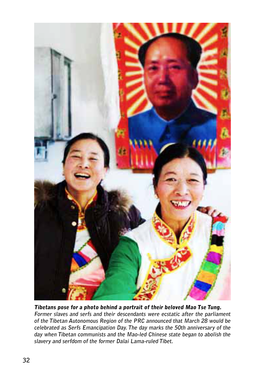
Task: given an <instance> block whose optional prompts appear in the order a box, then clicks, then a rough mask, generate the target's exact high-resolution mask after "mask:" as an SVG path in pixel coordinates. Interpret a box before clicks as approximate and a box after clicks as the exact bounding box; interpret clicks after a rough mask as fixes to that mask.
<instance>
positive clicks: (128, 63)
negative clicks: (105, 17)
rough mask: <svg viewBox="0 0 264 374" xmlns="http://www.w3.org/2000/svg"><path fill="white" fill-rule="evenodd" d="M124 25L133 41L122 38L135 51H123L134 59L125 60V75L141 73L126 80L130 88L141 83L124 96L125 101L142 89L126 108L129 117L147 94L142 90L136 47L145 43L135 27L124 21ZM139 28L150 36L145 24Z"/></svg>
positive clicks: (145, 98) (130, 75) (131, 75)
mask: <svg viewBox="0 0 264 374" xmlns="http://www.w3.org/2000/svg"><path fill="white" fill-rule="evenodd" d="M124 26H125V28H126V29H127V30H128V31H129V33H130V34H131V35H132V36H133V37H134V38H135V41H132V40H131V39H130V38H128V37H125V39H124V40H125V44H127V45H128V46H130V47H131V48H132V49H134V51H135V52H131V51H127V50H126V51H125V55H126V56H128V57H130V58H132V59H133V60H134V61H133V62H131V61H126V63H125V65H126V67H127V68H128V71H127V72H126V76H127V77H133V76H135V75H139V74H140V75H141V76H140V77H139V78H136V79H134V80H131V81H128V82H127V84H126V86H127V87H128V88H131V87H133V86H134V85H136V84H137V83H140V82H141V85H140V86H139V87H137V88H135V89H133V90H132V91H131V92H129V93H128V94H127V96H126V99H127V101H129V100H130V99H132V98H133V97H134V96H136V95H138V94H139V93H140V92H141V91H142V94H141V95H140V97H139V98H138V99H137V100H136V101H135V102H133V104H132V105H131V106H130V107H129V108H128V110H127V115H128V116H129V117H130V116H131V115H132V114H134V112H135V111H136V109H137V108H138V107H139V105H141V104H142V102H143V101H144V100H147V96H146V93H145V90H144V86H143V76H142V70H141V65H140V63H139V61H138V49H139V46H140V45H141V44H143V43H145V41H146V40H145V39H144V38H143V36H142V35H141V34H140V33H139V32H138V31H137V30H136V29H135V27H134V26H133V25H132V24H130V23H125V24H124ZM141 28H142V30H144V31H145V32H146V34H147V35H148V36H152V35H151V33H150V31H149V29H148V27H147V26H146V25H145V24H142V26H141ZM137 41H138V42H139V44H137ZM129 68H136V71H129Z"/></svg>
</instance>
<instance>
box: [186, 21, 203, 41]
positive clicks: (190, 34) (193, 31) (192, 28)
mask: <svg viewBox="0 0 264 374" xmlns="http://www.w3.org/2000/svg"><path fill="white" fill-rule="evenodd" d="M199 25H200V23H194V24H193V25H192V27H191V29H190V31H189V32H188V34H187V35H188V36H189V37H190V38H191V37H192V36H193V34H194V33H195V31H196V30H197V28H198V26H199Z"/></svg>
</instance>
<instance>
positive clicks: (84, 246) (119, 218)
mask: <svg viewBox="0 0 264 374" xmlns="http://www.w3.org/2000/svg"><path fill="white" fill-rule="evenodd" d="M109 158H110V157H109V150H108V147H107V146H106V144H105V143H104V141H103V140H102V139H100V138H99V137H97V136H95V135H94V134H91V133H82V134H80V135H78V136H76V137H75V138H73V139H71V140H70V141H69V142H68V143H67V146H66V148H65V151H64V158H63V172H64V176H65V180H64V181H63V182H61V183H59V184H56V185H54V184H52V183H49V182H40V181H38V182H36V184H35V300H65V299H68V300H85V299H86V300H88V299H91V298H92V296H93V293H94V292H95V290H96V289H97V287H98V286H99V285H100V283H101V282H102V281H103V279H104V274H105V270H106V269H107V268H108V264H109V259H110V256H111V254H112V252H113V250H114V248H115V247H116V246H117V244H118V241H119V237H120V235H123V234H124V233H125V232H127V231H128V230H131V229H133V228H135V227H137V226H138V225H139V224H141V223H143V222H144V220H143V219H142V218H141V215H140V212H139V211H138V210H137V209H136V208H135V207H134V206H133V205H132V203H131V201H130V199H129V198H128V197H127V196H126V195H125V194H124V193H122V192H120V191H111V192H107V191H105V190H104V189H103V187H102V186H101V181H102V180H103V178H104V177H105V174H106V171H107V169H108V168H109Z"/></svg>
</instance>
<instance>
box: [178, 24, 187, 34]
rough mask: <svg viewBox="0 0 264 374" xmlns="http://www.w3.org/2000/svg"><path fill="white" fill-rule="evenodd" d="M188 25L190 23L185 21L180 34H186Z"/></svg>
mask: <svg viewBox="0 0 264 374" xmlns="http://www.w3.org/2000/svg"><path fill="white" fill-rule="evenodd" d="M187 25H188V23H183V24H182V27H181V30H180V34H184V33H185V30H186V27H187Z"/></svg>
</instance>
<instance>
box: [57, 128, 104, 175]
mask: <svg viewBox="0 0 264 374" xmlns="http://www.w3.org/2000/svg"><path fill="white" fill-rule="evenodd" d="M83 139H92V140H95V141H96V142H97V143H98V144H99V146H100V147H101V149H102V151H103V152H104V167H105V168H109V164H110V153H109V149H108V147H107V145H106V144H105V142H104V141H103V140H102V139H101V138H99V136H97V135H94V134H93V133H91V132H83V133H81V134H79V135H77V136H75V137H74V138H72V139H71V140H69V141H68V142H67V144H66V147H65V149H64V155H63V160H62V163H63V165H64V164H65V161H66V158H67V156H68V153H69V151H70V149H71V146H72V145H73V144H74V143H76V142H78V141H79V140H83Z"/></svg>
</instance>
